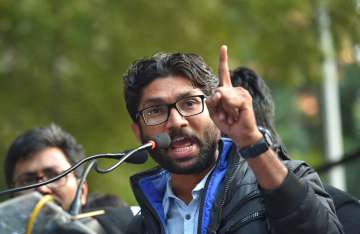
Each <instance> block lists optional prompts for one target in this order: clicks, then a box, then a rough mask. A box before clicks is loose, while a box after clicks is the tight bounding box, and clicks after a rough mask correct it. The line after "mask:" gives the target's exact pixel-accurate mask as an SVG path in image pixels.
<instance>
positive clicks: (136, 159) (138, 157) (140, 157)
mask: <svg viewBox="0 0 360 234" xmlns="http://www.w3.org/2000/svg"><path fill="white" fill-rule="evenodd" d="M129 152H130V150H127V151H125V152H124V155H126V154H128V153H129ZM147 159H148V155H147V153H146V151H136V152H135V153H133V154H132V155H131V156H130V157H128V158H127V159H125V162H126V163H131V164H143V163H145V162H146V161H147Z"/></svg>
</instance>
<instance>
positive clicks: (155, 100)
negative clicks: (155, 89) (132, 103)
mask: <svg viewBox="0 0 360 234" xmlns="http://www.w3.org/2000/svg"><path fill="white" fill-rule="evenodd" d="M200 94H203V93H197V92H196V89H194V90H190V91H187V92H184V93H180V94H178V95H176V101H178V100H180V99H182V98H186V97H189V96H194V95H200ZM161 104H166V102H165V100H164V99H163V98H161V97H153V98H149V99H147V100H146V101H145V102H144V103H143V108H147V107H150V106H154V105H161Z"/></svg>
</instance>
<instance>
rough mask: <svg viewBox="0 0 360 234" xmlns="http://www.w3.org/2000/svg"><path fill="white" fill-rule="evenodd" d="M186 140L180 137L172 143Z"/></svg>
mask: <svg viewBox="0 0 360 234" xmlns="http://www.w3.org/2000/svg"><path fill="white" fill-rule="evenodd" d="M184 139H185V137H178V138H175V139H174V140H172V142H177V141H182V140H184Z"/></svg>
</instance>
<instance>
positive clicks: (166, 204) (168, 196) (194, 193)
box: [162, 167, 214, 217]
mask: <svg viewBox="0 0 360 234" xmlns="http://www.w3.org/2000/svg"><path fill="white" fill-rule="evenodd" d="M213 170H214V167H213V168H212V169H211V170H210V171H209V172H208V173H207V174H206V176H204V177H203V178H202V179H201V181H200V182H199V183H197V184H196V186H195V187H194V189H193V190H192V197H193V199H194V198H198V197H199V194H200V192H202V191H203V190H204V188H205V184H206V180H207V178H208V177H209V175H210V173H211V172H212V171H213ZM170 199H179V198H178V197H177V196H176V195H175V194H174V192H173V190H172V188H171V176H169V177H168V181H167V183H166V188H165V194H164V198H163V201H162V204H163V207H164V214H165V217H167V213H168V212H169V209H170Z"/></svg>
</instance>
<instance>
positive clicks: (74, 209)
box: [69, 159, 96, 216]
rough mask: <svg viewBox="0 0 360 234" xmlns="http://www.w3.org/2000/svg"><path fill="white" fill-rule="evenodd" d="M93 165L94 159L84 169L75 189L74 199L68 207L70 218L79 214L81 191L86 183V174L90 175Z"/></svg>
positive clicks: (94, 163)
mask: <svg viewBox="0 0 360 234" xmlns="http://www.w3.org/2000/svg"><path fill="white" fill-rule="evenodd" d="M94 165H96V159H93V160H92V161H91V162H90V163H89V164H88V165H87V167H86V168H85V170H84V172H83V174H82V175H81V179H80V182H79V185H78V187H77V189H76V193H75V197H74V200H73V201H72V203H71V206H70V210H69V214H70V215H72V216H75V215H78V214H79V213H80V209H81V198H80V196H81V190H82V187H83V185H84V184H85V181H86V177H87V176H88V174H89V173H90V171H91V169H92V168H93V167H94Z"/></svg>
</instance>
